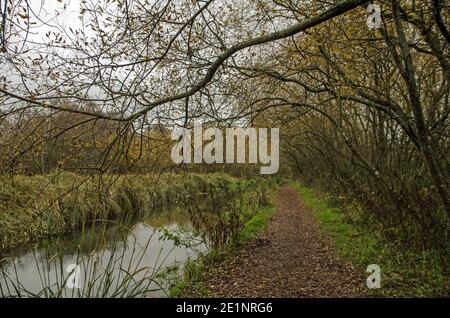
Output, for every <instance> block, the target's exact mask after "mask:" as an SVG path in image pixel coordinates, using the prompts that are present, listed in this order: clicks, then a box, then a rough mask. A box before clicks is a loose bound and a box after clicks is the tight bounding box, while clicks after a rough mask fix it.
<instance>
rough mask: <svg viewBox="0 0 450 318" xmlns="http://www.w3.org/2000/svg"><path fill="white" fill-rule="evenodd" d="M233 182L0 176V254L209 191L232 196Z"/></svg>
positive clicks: (221, 177)
mask: <svg viewBox="0 0 450 318" xmlns="http://www.w3.org/2000/svg"><path fill="white" fill-rule="evenodd" d="M236 183H237V180H236V179H234V178H232V177H230V176H228V175H225V174H210V175H196V174H189V175H178V174H162V175H125V176H117V175H103V176H82V175H76V174H72V173H66V172H64V173H54V174H50V175H45V176H42V175H37V176H13V177H9V176H0V253H1V251H2V250H5V249H6V248H10V247H13V246H17V245H20V244H24V243H28V242H35V241H38V240H39V239H41V238H43V237H48V236H51V235H59V234H63V233H67V232H70V231H72V230H74V229H76V228H80V227H81V226H82V225H83V224H84V223H85V222H91V221H95V220H120V219H121V218H124V217H129V216H130V215H131V214H135V215H139V214H141V213H146V212H147V211H150V210H151V211H155V210H161V209H165V208H168V207H170V206H174V205H181V204H184V202H185V200H186V199H188V198H193V199H194V200H198V198H199V197H200V196H201V195H202V194H205V193H206V194H207V193H208V192H209V191H210V190H211V189H216V190H217V191H233V189H234V187H235V184H236Z"/></svg>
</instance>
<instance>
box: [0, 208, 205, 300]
mask: <svg viewBox="0 0 450 318" xmlns="http://www.w3.org/2000/svg"><path fill="white" fill-rule="evenodd" d="M205 250H206V244H204V243H203V242H202V240H201V239H200V237H199V236H197V235H196V233H195V231H194V230H193V228H192V224H191V223H190V220H189V217H188V215H187V214H186V213H185V212H184V211H180V210H172V211H167V212H162V213H159V214H156V215H150V216H147V217H145V218H144V219H143V220H140V221H139V222H122V224H117V223H114V222H97V223H96V224H92V225H90V226H85V227H84V228H83V229H81V230H80V231H78V232H75V233H72V234H71V235H69V236H64V237H59V238H52V239H49V240H47V241H44V242H42V243H40V244H39V245H37V246H34V247H28V248H21V249H16V250H15V251H14V252H12V253H11V254H10V255H8V257H7V258H5V259H4V260H3V261H2V262H1V264H0V267H1V271H2V274H3V275H2V276H1V278H0V295H2V296H8V295H17V294H21V295H24V296H40V297H48V296H55V295H57V296H63V297H81V296H83V297H87V296H89V297H114V296H122V297H123V296H126V297H131V296H149V297H161V296H165V295H166V294H165V291H164V289H165V288H166V287H167V284H168V283H167V281H166V280H165V279H164V277H165V276H167V275H163V273H164V272H167V273H169V271H168V270H169V269H173V268H174V267H173V266H174V265H182V264H183V263H184V262H185V261H186V260H187V259H188V258H191V259H194V258H195V257H196V256H197V255H198V253H199V252H201V251H205ZM72 264H73V265H79V272H77V271H76V270H75V269H74V267H73V266H72V268H71V267H70V265H72ZM68 269H69V271H67V270H68ZM74 284H75V286H79V287H80V288H79V289H77V288H72V289H71V288H68V286H71V285H74Z"/></svg>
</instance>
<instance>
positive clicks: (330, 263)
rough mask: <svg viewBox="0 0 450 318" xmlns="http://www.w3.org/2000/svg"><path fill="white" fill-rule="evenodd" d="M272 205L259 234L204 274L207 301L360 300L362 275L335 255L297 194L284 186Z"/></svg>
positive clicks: (363, 280)
mask: <svg viewBox="0 0 450 318" xmlns="http://www.w3.org/2000/svg"><path fill="white" fill-rule="evenodd" d="M276 203H277V207H278V208H277V211H276V212H275V213H274V214H273V216H272V217H271V219H270V221H269V224H268V227H267V230H266V231H265V233H264V234H262V235H261V236H260V237H259V238H257V239H255V240H253V241H252V242H251V243H250V244H248V245H247V246H245V247H243V248H241V250H240V251H239V252H238V253H237V254H236V255H235V256H231V257H230V258H228V259H227V260H225V261H223V262H222V263H220V264H218V265H215V267H213V268H212V267H211V268H208V269H207V271H206V274H205V279H204V281H203V284H204V286H205V287H206V288H207V290H208V293H207V296H209V297H358V296H364V293H363V289H364V285H365V278H364V277H363V276H362V273H358V271H357V270H356V269H355V268H354V267H353V266H352V265H351V264H349V263H347V262H345V261H343V260H342V259H340V258H339V257H338V256H337V255H336V253H335V252H334V251H333V249H332V247H331V244H330V241H329V240H328V239H327V238H326V236H325V235H324V234H323V233H322V231H321V230H320V228H319V226H318V224H317V222H316V221H315V220H314V218H313V216H312V213H311V211H310V210H308V209H307V208H305V206H304V205H303V202H302V201H301V199H300V197H299V195H298V193H297V192H296V191H295V190H293V189H291V188H289V187H288V186H284V187H282V189H281V190H280V192H279V194H278V196H277V200H276ZM190 293H191V296H194V297H195V296H199V295H198V294H196V293H195V292H190Z"/></svg>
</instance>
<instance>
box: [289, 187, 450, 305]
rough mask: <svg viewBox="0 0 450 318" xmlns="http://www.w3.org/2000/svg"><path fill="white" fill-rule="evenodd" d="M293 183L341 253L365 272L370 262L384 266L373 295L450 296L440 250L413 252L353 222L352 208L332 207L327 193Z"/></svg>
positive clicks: (374, 228)
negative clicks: (321, 193) (348, 213)
mask: <svg viewBox="0 0 450 318" xmlns="http://www.w3.org/2000/svg"><path fill="white" fill-rule="evenodd" d="M290 185H291V187H293V188H294V189H296V190H297V191H298V192H299V193H300V195H301V196H302V198H303V200H304V202H305V204H306V206H308V207H309V208H311V209H313V210H314V212H315V213H314V217H315V218H316V219H317V220H318V222H319V223H320V224H321V225H322V227H323V228H324V230H325V232H326V233H328V234H329V235H330V236H331V238H332V240H333V242H334V244H335V247H336V249H337V250H338V252H339V254H340V255H342V256H343V257H344V258H346V259H348V260H349V261H351V262H352V263H353V264H354V265H355V266H357V267H358V268H359V269H360V270H361V271H364V272H365V271H366V269H367V266H368V265H370V264H377V265H379V266H380V268H381V280H382V281H381V288H380V289H372V290H370V291H369V295H372V296H380V297H449V296H450V280H449V273H448V272H446V270H447V271H448V269H446V268H445V263H446V261H445V260H442V256H440V255H439V254H438V253H437V252H436V251H433V250H424V251H412V250H409V249H407V248H406V247H404V246H402V245H400V244H397V243H393V242H388V241H387V240H386V239H385V238H384V237H383V233H382V231H381V230H380V229H379V228H378V227H376V226H374V227H373V228H369V227H368V226H367V225H361V224H353V223H351V222H350V221H349V220H348V218H347V217H346V210H347V209H350V208H351V207H344V208H342V209H338V208H333V207H330V205H329V204H328V203H327V199H326V198H324V196H323V195H318V194H316V193H315V192H314V191H313V190H312V189H310V188H307V187H305V186H303V185H301V184H299V183H298V182H291V183H290ZM353 212H354V211H353ZM443 264H444V266H443ZM447 264H448V263H447ZM368 275H369V273H367V276H368Z"/></svg>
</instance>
